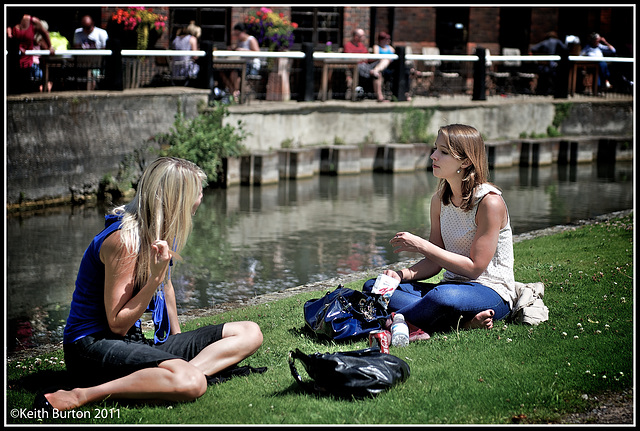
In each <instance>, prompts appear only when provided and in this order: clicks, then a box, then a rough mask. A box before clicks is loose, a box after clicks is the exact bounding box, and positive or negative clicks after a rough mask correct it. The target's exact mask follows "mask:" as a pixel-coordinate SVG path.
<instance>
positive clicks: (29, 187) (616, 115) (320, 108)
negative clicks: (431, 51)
mask: <svg viewBox="0 0 640 431" xmlns="http://www.w3.org/2000/svg"><path fill="white" fill-rule="evenodd" d="M207 98H208V91H207V90H198V89H191V88H184V87H179V88H177V87H173V88H155V89H137V90H127V91H125V92H95V93H87V92H78V93H70V92H69V93H67V92H64V93H57V94H55V93H51V94H42V95H30V96H29V97H24V96H9V97H8V98H7V114H6V115H7V117H6V118H7V122H6V124H7V128H6V131H7V135H6V186H7V193H6V204H7V205H8V206H12V205H15V204H18V203H20V202H30V201H42V200H45V201H46V200H58V201H60V202H64V201H66V202H68V201H70V200H71V198H72V196H73V194H74V193H88V194H91V193H95V192H96V191H97V187H98V184H99V182H100V180H102V179H103V178H104V177H105V176H107V175H111V176H113V177H115V176H116V175H117V174H118V171H119V169H121V167H122V166H123V164H124V165H125V167H126V165H127V164H128V165H129V166H128V168H132V169H135V168H136V164H135V157H137V156H139V157H141V158H142V159H146V160H150V159H152V158H155V157H156V156H155V154H154V152H153V150H151V149H150V148H151V147H153V145H152V142H151V141H150V138H152V137H153V136H155V135H157V134H159V133H166V132H168V131H169V130H170V129H171V127H172V125H173V121H174V117H175V114H176V112H177V108H178V101H181V102H182V106H183V109H184V112H185V116H186V117H187V118H192V117H194V116H195V115H196V114H197V108H198V105H199V104H201V103H204V102H206V101H207ZM565 103H567V102H566V101H550V100H542V101H538V100H536V99H535V98H534V99H531V101H529V100H523V99H519V100H514V101H511V100H508V99H507V100H496V101H484V102H480V101H471V100H470V99H464V100H457V101H456V100H451V101H438V100H437V99H425V101H414V102H412V103H411V104H409V103H403V104H396V103H392V104H386V105H385V104H376V103H373V104H371V103H367V102H359V103H353V102H344V101H342V102H339V101H330V102H324V103H321V102H284V103H276V102H268V103H261V104H255V105H253V104H252V105H234V106H231V107H230V108H229V112H230V115H229V116H228V117H226V118H225V121H226V122H228V123H229V124H231V125H234V126H236V125H237V122H238V121H242V124H243V128H244V130H245V131H247V132H249V133H250V135H249V136H248V137H247V139H246V141H245V146H246V147H247V148H248V149H249V150H250V151H251V152H252V153H257V152H274V151H277V150H280V149H281V148H283V146H284V145H283V143H284V142H287V143H288V146H292V147H294V148H297V147H309V146H319V145H323V146H327V145H333V144H336V143H339V144H342V145H362V144H365V143H367V144H372V143H377V144H389V143H395V142H398V140H397V136H395V135H394V128H397V127H404V126H403V124H404V123H403V121H404V120H403V118H404V116H406V115H407V113H408V112H409V110H415V109H424V110H429V111H430V112H432V115H431V117H430V122H429V125H428V133H429V134H432V135H434V136H435V134H436V133H437V130H438V128H439V127H440V126H442V125H445V124H451V123H464V124H471V125H473V126H474V127H476V128H478V130H480V131H481V133H482V134H483V135H484V136H485V138H486V139H487V140H507V139H516V138H520V137H521V135H523V134H524V135H526V136H530V135H531V134H532V133H535V134H544V133H546V131H547V127H548V126H549V125H551V124H552V123H553V120H554V117H555V115H556V111H557V110H558V108H559V106H558V105H559V104H565ZM569 103H570V104H571V109H570V110H569V113H568V116H567V117H566V119H565V120H564V121H563V123H562V126H561V128H560V132H561V133H563V134H564V135H575V136H580V135H618V136H622V135H632V134H633V102H632V101H607V100H604V99H602V100H599V101H596V100H594V101H585V102H569ZM565 107H566V105H565ZM136 178H137V177H136Z"/></svg>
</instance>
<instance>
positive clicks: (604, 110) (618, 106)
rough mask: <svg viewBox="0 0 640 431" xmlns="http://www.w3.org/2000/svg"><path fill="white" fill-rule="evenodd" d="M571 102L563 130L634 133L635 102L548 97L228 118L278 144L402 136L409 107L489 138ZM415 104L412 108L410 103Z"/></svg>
mask: <svg viewBox="0 0 640 431" xmlns="http://www.w3.org/2000/svg"><path fill="white" fill-rule="evenodd" d="M566 103H570V104H571V107H570V109H569V112H568V115H567V117H566V118H565V119H564V120H563V122H562V125H561V127H560V129H559V131H560V132H561V133H562V134H564V135H605V134H612V135H631V134H632V133H633V102H631V101H626V102H625V101H617V102H616V101H604V100H602V101H589V102H567V101H558V102H552V101H549V100H548V99H547V100H543V101H536V100H535V99H532V101H523V100H522V99H515V100H508V99H505V100H499V101H486V102H480V101H474V102H471V101H470V100H464V101H459V102H455V101H452V102H446V103H442V104H438V103H437V102H434V101H433V100H432V99H427V102H420V101H415V102H413V103H412V104H411V105H409V104H404V105H403V108H402V109H401V108H399V105H396V104H387V106H384V104H377V105H371V104H365V103H333V102H331V103H330V102H327V103H323V104H319V103H317V102H311V103H295V102H294V103H292V104H283V105H276V106H270V105H260V106H234V107H232V108H231V109H230V112H231V114H230V115H229V117H227V119H226V121H227V122H228V123H229V124H237V122H238V121H242V122H243V125H244V129H245V130H246V131H247V132H249V133H250V136H249V137H248V138H247V140H246V142H245V144H246V146H247V147H248V148H250V149H253V150H263V151H268V150H277V149H279V148H281V146H282V143H283V142H285V141H287V142H290V143H293V145H294V146H296V147H303V146H309V145H330V144H333V143H334V142H335V141H336V139H337V140H339V141H340V142H342V143H343V144H347V145H360V144H363V143H365V142H367V143H371V142H372V141H373V142H375V143H382V144H385V143H390V142H398V140H397V137H396V136H394V128H397V127H404V122H403V121H404V120H403V118H404V117H405V116H406V115H407V112H408V109H423V110H429V111H431V112H433V115H432V116H431V120H430V123H429V126H428V130H427V133H428V134H431V135H436V134H437V132H438V128H439V127H440V126H443V125H446V124H452V123H462V124H470V125H473V126H474V127H476V128H477V129H478V130H479V131H480V132H481V133H482V134H483V136H484V137H485V138H486V139H492V140H496V139H515V138H520V137H521V136H522V135H523V134H524V135H526V136H531V135H532V134H536V135H540V134H545V133H547V128H548V127H549V126H551V125H553V121H554V118H555V116H556V112H557V111H558V110H560V109H559V106H558V105H560V104H566ZM410 106H411V108H409V107H410Z"/></svg>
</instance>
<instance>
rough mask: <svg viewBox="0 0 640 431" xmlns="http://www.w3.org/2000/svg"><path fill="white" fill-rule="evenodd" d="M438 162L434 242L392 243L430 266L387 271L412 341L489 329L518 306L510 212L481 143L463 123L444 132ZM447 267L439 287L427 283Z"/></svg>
mask: <svg viewBox="0 0 640 431" xmlns="http://www.w3.org/2000/svg"><path fill="white" fill-rule="evenodd" d="M431 160H432V161H433V175H434V176H435V177H437V178H439V183H438V189H437V191H436V193H435V194H434V195H433V197H432V198H431V217H430V219H431V233H430V235H429V239H428V240H427V239H423V238H420V237H419V236H417V235H414V234H411V233H409V232H398V233H397V234H396V235H395V236H394V237H393V238H392V239H391V241H390V243H391V245H392V246H393V247H396V249H395V250H394V251H395V252H396V253H398V252H402V251H403V252H410V253H419V254H421V255H422V256H423V259H422V260H420V261H419V262H418V263H416V264H415V265H413V266H411V267H409V268H403V269H401V270H398V271H393V270H386V271H384V274H386V275H388V276H390V277H393V278H395V279H396V280H398V281H399V282H400V285H399V286H398V288H397V289H396V290H395V292H394V293H393V295H392V296H391V299H390V301H389V308H388V309H389V311H391V312H397V313H402V314H403V315H404V317H405V319H406V321H407V323H408V324H410V325H409V328H410V329H411V330H412V331H411V334H410V340H413V339H425V338H428V337H429V333H431V332H434V331H437V332H441V331H442V332H444V331H447V330H450V329H451V328H456V327H458V326H459V327H461V328H487V329H490V328H492V327H493V321H494V319H495V320H500V319H503V318H505V317H506V316H507V315H508V314H509V313H510V311H511V307H512V306H513V303H514V301H515V299H516V292H515V279H514V272H513V264H514V258H513V241H512V232H511V226H510V218H509V212H508V210H507V205H506V203H505V202H504V199H503V198H502V192H501V191H500V190H499V189H498V188H496V187H495V186H494V185H492V184H490V183H489V182H488V180H487V179H488V174H489V168H488V163H487V158H486V151H485V146H484V140H483V139H482V136H481V135H480V133H479V132H478V130H476V129H475V128H473V127H471V126H467V125H463V124H451V125H448V126H444V127H441V128H440V130H439V131H438V138H437V139H436V143H435V149H434V152H433V153H432V154H431ZM443 268H444V269H445V270H446V272H445V273H444V277H443V279H442V281H441V282H440V283H438V284H431V283H423V282H422V281H423V280H427V279H429V278H431V277H433V276H435V275H437V274H439V273H440V271H441V270H442V269H443ZM374 283H375V279H371V280H368V281H367V282H365V284H364V286H363V291H366V292H371V290H372V288H373V285H374ZM387 323H389V322H387Z"/></svg>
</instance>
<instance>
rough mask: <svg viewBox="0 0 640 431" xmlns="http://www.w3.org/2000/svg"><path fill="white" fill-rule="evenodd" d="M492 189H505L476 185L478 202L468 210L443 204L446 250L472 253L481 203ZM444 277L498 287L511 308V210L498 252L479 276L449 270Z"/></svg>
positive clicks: (513, 297)
mask: <svg viewBox="0 0 640 431" xmlns="http://www.w3.org/2000/svg"><path fill="white" fill-rule="evenodd" d="M490 192H493V193H496V194H498V195H500V196H502V192H500V190H498V189H497V188H495V187H494V186H492V185H490V184H486V183H485V184H481V185H480V186H478V187H477V188H476V192H475V203H474V206H473V208H471V210H469V211H464V210H462V209H461V208H458V207H456V206H455V205H453V204H452V203H449V205H444V204H443V203H441V204H440V233H441V235H442V240H443V241H444V248H445V249H446V250H448V251H451V252H453V253H457V254H460V255H463V256H466V257H469V255H470V254H471V243H472V242H473V238H474V237H475V235H476V231H477V230H478V226H477V225H476V212H477V211H478V204H479V203H480V201H481V200H482V198H484V197H485V196H486V195H487V194H488V193H490ZM505 206H506V203H505ZM443 281H454V282H456V281H457V282H461V281H462V282H465V281H467V282H468V281H474V282H477V283H480V284H483V285H485V286H487V287H490V288H491V289H493V290H495V291H496V292H497V293H498V294H499V295H500V296H501V297H502V299H504V300H505V301H506V302H507V303H508V304H509V308H511V307H512V306H513V303H514V301H515V299H516V292H515V280H514V276H513V238H512V233H511V218H510V217H509V212H508V210H507V224H506V226H505V227H504V228H503V229H501V230H500V233H499V236H498V246H497V247H496V253H495V254H494V256H493V259H491V262H490V263H489V265H488V266H487V269H485V270H484V272H483V273H482V274H480V277H478V278H477V279H475V280H471V279H469V278H467V277H465V276H462V275H459V274H456V273H453V272H451V271H446V272H445V274H444V279H443Z"/></svg>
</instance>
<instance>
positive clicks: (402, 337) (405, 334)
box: [391, 313, 409, 347]
mask: <svg viewBox="0 0 640 431" xmlns="http://www.w3.org/2000/svg"><path fill="white" fill-rule="evenodd" d="M391 344H392V345H393V346H395V347H405V346H407V345H409V327H408V326H407V322H405V321H404V316H403V315H402V314H399V313H396V314H395V315H394V316H393V324H392V325H391Z"/></svg>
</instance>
